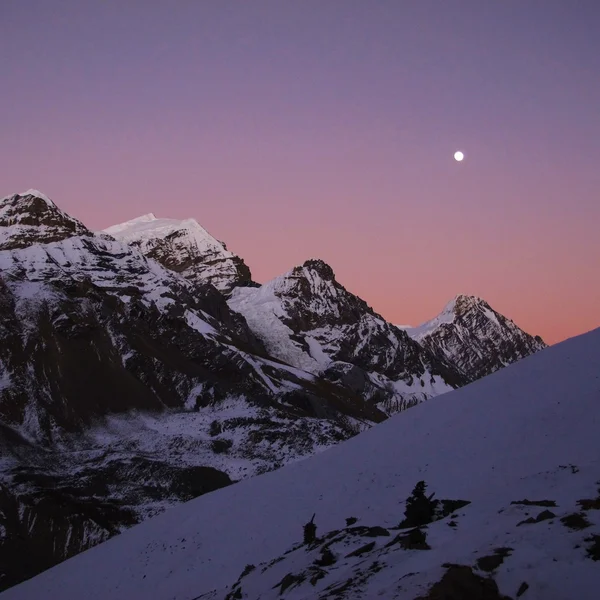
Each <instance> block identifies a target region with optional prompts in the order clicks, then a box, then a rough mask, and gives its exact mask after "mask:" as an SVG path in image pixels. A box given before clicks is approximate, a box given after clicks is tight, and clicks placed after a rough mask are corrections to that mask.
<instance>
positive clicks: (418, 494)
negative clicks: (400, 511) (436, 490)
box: [401, 481, 439, 527]
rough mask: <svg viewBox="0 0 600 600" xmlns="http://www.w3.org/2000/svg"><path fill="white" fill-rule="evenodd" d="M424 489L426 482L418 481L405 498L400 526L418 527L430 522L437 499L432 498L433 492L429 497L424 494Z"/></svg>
mask: <svg viewBox="0 0 600 600" xmlns="http://www.w3.org/2000/svg"><path fill="white" fill-rule="evenodd" d="M426 489H427V484H426V483H425V482H424V481H419V482H418V483H417V485H415V488H414V489H413V491H412V494H411V495H410V496H409V497H408V498H407V499H406V510H405V511H404V516H405V519H404V521H403V522H402V524H401V526H403V527H420V526H421V525H426V524H427V523H431V521H432V520H433V517H434V515H435V509H436V508H437V505H438V502H439V501H438V500H433V496H434V494H431V495H430V496H429V497H428V496H426V495H425V490H426Z"/></svg>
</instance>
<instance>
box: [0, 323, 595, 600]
mask: <svg viewBox="0 0 600 600" xmlns="http://www.w3.org/2000/svg"><path fill="white" fill-rule="evenodd" d="M599 361H600V329H597V330H595V331H593V332H590V333H588V334H585V335H582V336H579V337H577V338H573V339H571V340H568V341H566V342H563V343H561V344H558V345H556V346H553V347H551V348H548V349H545V350H544V351H542V352H539V353H537V354H535V355H533V356H530V357H528V358H526V359H524V360H522V361H520V362H518V363H517V364H514V365H511V366H508V367H507V368H505V369H502V370H501V371H499V372H497V373H494V374H492V375H490V376H488V377H485V378H484V379H481V380H479V381H477V382H475V383H473V384H470V385H467V386H465V387H464V388H462V389H460V390H457V391H453V392H450V393H449V394H446V395H444V396H442V397H437V398H433V399H431V400H429V401H428V402H424V403H421V404H419V405H418V406H416V407H414V408H411V409H410V410H408V411H405V412H402V413H400V414H398V415H395V416H394V417H392V418H390V419H388V420H386V421H385V422H384V423H381V424H380V425H377V426H375V427H373V428H371V429H370V430H368V431H365V432H363V433H361V434H360V435H358V436H356V437H354V438H352V439H350V440H348V441H346V442H343V443H341V444H339V445H337V446H335V447H333V448H331V449H329V450H327V451H326V452H323V453H321V454H319V455H317V456H313V457H311V458H308V459H306V460H304V461H301V462H298V463H294V464H292V465H288V466H286V467H284V468H282V469H279V470H277V471H274V472H270V473H267V474H265V475H261V476H259V477H254V478H252V479H248V480H245V481H242V482H240V483H238V484H236V485H234V486H229V487H226V488H224V489H220V490H217V491H215V492H213V493H211V494H208V495H205V496H202V497H200V498H197V499H195V500H192V501H191V502H188V503H186V504H183V505H180V506H178V507H175V508H173V509H171V510H169V511H167V512H165V513H164V514H162V515H159V516H158V517H155V518H153V519H150V520H148V521H146V522H145V523H143V524H142V525H139V526H136V527H133V528H132V529H130V530H128V531H126V532H125V533H123V534H121V535H119V536H117V537H115V538H113V539H111V540H109V541H108V542H106V543H104V544H101V545H99V546H97V547H95V548H93V549H91V550H90V551H88V552H85V553H83V554H81V555H79V556H77V557H75V558H73V559H71V560H68V561H66V562H64V563H62V564H60V565H58V566H57V567H54V568H53V569H51V570H49V571H47V572H45V573H43V574H41V575H39V576H38V577H36V578H34V579H32V580H30V581H27V582H25V583H23V584H21V585H19V586H17V587H15V588H13V589H11V590H8V591H7V592H5V593H4V594H3V595H2V596H1V598H2V600H20V599H26V598H27V599H29V598H45V597H60V598H61V599H63V600H70V599H73V600H75V599H79V598H83V597H86V598H89V599H90V600H94V599H98V600H100V599H105V598H111V599H113V600H119V599H127V600H136V599H142V598H144V599H145V598H150V597H151V598H154V599H156V600H161V599H165V600H166V599H167V598H168V599H172V598H177V599H192V598H196V599H200V598H202V599H216V598H219V599H221V598H247V599H249V600H250V599H257V598H260V599H263V600H268V599H269V598H273V599H275V598H286V597H290V598H291V597H293V598H297V599H303V598H305V599H308V598H322V599H333V598H378V597H382V598H390V599H394V598H396V599H409V600H413V599H417V598H420V599H425V600H433V599H438V598H461V600H475V599H480V598H486V599H490V600H500V599H501V598H502V599H506V598H512V599H515V598H517V597H522V598H525V599H529V600H548V599H553V600H567V599H569V598H574V597H576V598H581V599H582V600H595V598H597V595H598V588H599V586H600V571H599V570H598V562H597V561H598V560H600V511H599V510H598V506H600V489H599V485H600V481H599V479H598V473H599V472H600V457H599V456H598V453H597V452H596V448H597V438H598V427H599V424H600V404H599V403H598V398H599V397H600V379H599V377H598V364H599ZM420 481H424V482H425V484H426V486H427V488H426V495H427V496H429V494H431V493H435V498H434V499H439V500H440V503H439V504H438V505H437V507H436V509H435V511H434V512H428V511H425V513H423V512H422V511H421V513H419V515H420V516H419V518H423V520H425V521H430V522H429V523H426V524H425V525H423V526H421V527H419V528H417V529H415V528H414V527H413V526H412V525H411V523H413V524H414V523H415V522H416V521H415V519H417V516H415V513H414V511H412V509H410V506H413V507H414V506H416V500H413V501H412V504H411V503H408V502H406V500H407V499H408V498H409V496H410V497H413V498H418V494H417V495H415V491H416V492H418V487H419V486H418V485H417V484H418V482H420ZM419 502H421V504H420V505H421V506H423V501H419ZM425 506H427V507H430V504H429V503H428V502H427V501H425ZM405 511H407V512H408V511H411V512H410V514H407V515H405ZM315 513H316V516H315V521H314V522H315V523H316V525H317V531H316V535H317V539H316V541H315V542H314V543H309V544H303V543H302V538H303V525H304V524H305V523H307V522H308V521H309V520H310V519H311V516H312V515H313V514H315ZM425 517H426V518H425ZM405 518H406V519H408V523H406V522H403V521H404V520H405ZM354 520H355V521H354ZM423 538H424V539H423Z"/></svg>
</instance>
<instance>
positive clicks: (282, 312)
mask: <svg viewBox="0 0 600 600" xmlns="http://www.w3.org/2000/svg"><path fill="white" fill-rule="evenodd" d="M229 306H230V307H231V308H232V309H233V310H234V311H237V312H239V313H241V314H242V315H243V316H244V317H245V318H246V321H247V322H248V325H249V326H250V329H251V330H252V331H253V332H254V334H255V335H256V336H257V337H258V338H259V339H261V340H262V341H263V342H264V344H265V347H266V348H267V350H268V351H269V352H270V353H271V354H272V355H273V356H276V357H277V358H279V359H281V360H283V361H285V362H287V363H289V364H291V365H293V366H295V367H298V368H301V369H305V370H307V371H309V372H312V373H315V374H317V373H318V374H321V375H323V376H325V377H326V378H328V379H330V380H331V381H334V382H336V383H339V384H341V385H344V386H347V387H349V388H350V389H352V390H353V391H354V392H356V393H357V394H359V395H361V396H363V397H368V398H370V399H371V400H372V401H373V402H375V403H376V404H378V406H379V407H380V408H382V409H383V410H385V411H386V412H387V413H388V414H390V413H393V412H397V411H398V410H402V409H403V408H406V407H407V406H410V405H412V404H414V403H415V402H418V401H421V400H424V399H426V398H429V397H431V396H434V395H438V394H440V393H443V392H446V391H449V390H451V389H453V388H454V387H458V386H460V385H462V384H463V383H465V381H463V380H462V379H461V376H460V375H458V374H457V373H456V372H455V370H454V369H453V367H451V366H450V365H449V364H448V363H447V362H446V361H445V360H440V359H438V358H436V357H435V356H433V355H432V354H431V352H430V351H429V350H427V349H423V348H422V347H421V346H420V345H419V344H418V343H416V342H415V341H414V340H412V339H411V338H410V337H409V336H408V335H407V334H406V333H405V332H403V331H401V330H399V329H398V328H396V327H394V326H393V325H391V324H390V323H388V322H387V321H386V320H385V319H384V318H383V317H382V316H381V315H378V314H377V313H376V312H375V311H374V310H373V309H372V308H371V307H370V306H369V305H368V304H367V303H366V302H365V301H364V300H362V299H361V298H359V297H358V296H355V295H354V294H352V293H350V292H349V291H348V290H346V288H345V287H344V286H342V285H341V284H340V283H339V282H338V281H337V280H336V278H335V274H334V272H333V269H332V268H331V267H330V266H329V265H328V264H326V263H325V262H323V261H322V260H308V261H306V262H305V263H304V264H302V265H301V266H298V267H295V268H294V269H292V270H291V271H289V272H288V273H286V274H284V275H282V276H280V277H276V278H275V279H273V280H271V281H269V282H268V283H266V284H264V285H263V286H261V287H260V288H248V287H245V288H236V289H235V290H234V291H233V293H232V295H231V297H230V299H229Z"/></svg>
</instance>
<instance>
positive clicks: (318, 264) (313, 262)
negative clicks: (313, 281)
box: [294, 258, 335, 281]
mask: <svg viewBox="0 0 600 600" xmlns="http://www.w3.org/2000/svg"><path fill="white" fill-rule="evenodd" d="M300 269H308V270H311V271H313V272H315V273H317V274H318V275H319V276H320V277H321V278H322V279H323V280H325V281H334V280H335V273H334V272H333V269H332V268H331V267H330V266H329V265H328V264H327V263H326V262H325V261H324V260H321V259H320V258H311V259H309V260H307V261H304V263H303V264H302V266H301V267H296V269H294V271H297V270H300Z"/></svg>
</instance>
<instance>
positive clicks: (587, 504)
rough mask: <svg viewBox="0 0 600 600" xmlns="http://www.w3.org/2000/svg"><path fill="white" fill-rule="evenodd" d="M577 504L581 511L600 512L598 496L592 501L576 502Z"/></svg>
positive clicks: (599, 498)
mask: <svg viewBox="0 0 600 600" xmlns="http://www.w3.org/2000/svg"><path fill="white" fill-rule="evenodd" d="M577 504H579V506H581V509H582V510H600V496H598V498H594V499H593V500H586V499H583V500H577Z"/></svg>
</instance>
